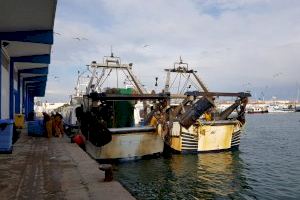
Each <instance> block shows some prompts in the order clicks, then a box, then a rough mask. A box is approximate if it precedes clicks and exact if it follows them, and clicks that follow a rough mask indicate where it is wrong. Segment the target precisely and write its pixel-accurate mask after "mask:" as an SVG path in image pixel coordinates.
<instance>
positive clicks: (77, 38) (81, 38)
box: [73, 37, 88, 41]
mask: <svg viewBox="0 0 300 200" xmlns="http://www.w3.org/2000/svg"><path fill="white" fill-rule="evenodd" d="M73 39H74V40H78V41H80V40H88V39H87V38H85V37H75V38H73Z"/></svg>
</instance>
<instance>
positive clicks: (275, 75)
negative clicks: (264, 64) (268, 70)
mask: <svg viewBox="0 0 300 200" xmlns="http://www.w3.org/2000/svg"><path fill="white" fill-rule="evenodd" d="M280 75H282V73H281V72H278V73H276V74H273V78H276V77H278V76H280Z"/></svg>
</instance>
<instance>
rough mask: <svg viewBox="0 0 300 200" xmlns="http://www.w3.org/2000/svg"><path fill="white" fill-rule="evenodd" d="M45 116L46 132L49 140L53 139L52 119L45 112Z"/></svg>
mask: <svg viewBox="0 0 300 200" xmlns="http://www.w3.org/2000/svg"><path fill="white" fill-rule="evenodd" d="M43 116H44V125H45V132H46V136H47V137H48V138H51V137H52V136H53V134H52V127H53V125H52V119H51V117H50V115H48V114H47V113H45V112H43Z"/></svg>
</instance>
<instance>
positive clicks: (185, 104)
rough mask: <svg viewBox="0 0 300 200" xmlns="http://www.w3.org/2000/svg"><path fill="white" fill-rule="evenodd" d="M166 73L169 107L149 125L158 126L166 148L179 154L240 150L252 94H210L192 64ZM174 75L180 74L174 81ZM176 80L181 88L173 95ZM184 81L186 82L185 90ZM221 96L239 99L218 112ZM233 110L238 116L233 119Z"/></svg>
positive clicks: (184, 64) (181, 63)
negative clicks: (217, 101)
mask: <svg viewBox="0 0 300 200" xmlns="http://www.w3.org/2000/svg"><path fill="white" fill-rule="evenodd" d="M165 71H166V72H167V78H166V84H165V88H164V93H165V94H167V93H170V97H171V98H170V100H169V102H168V103H169V105H168V106H166V107H165V108H163V109H160V112H157V113H159V114H156V116H155V114H153V115H152V119H151V120H150V122H149V123H150V124H152V125H156V126H157V127H158V133H159V135H161V137H162V138H164V142H165V144H166V146H167V147H168V148H169V149H170V150H171V151H173V152H177V153H195V152H210V151H222V150H229V149H234V148H238V147H239V144H240V135H241V130H242V127H243V125H244V124H245V108H246V104H247V102H248V97H249V96H250V94H249V93H244V92H240V93H224V92H209V91H208V89H207V87H206V85H205V84H204V83H203V82H202V81H201V79H200V77H199V76H198V75H197V74H196V73H197V72H196V71H195V70H193V69H189V67H188V64H187V63H183V62H182V60H181V59H180V62H178V63H175V64H174V67H173V68H171V69H165ZM171 74H176V76H175V78H174V79H173V80H172V81H171ZM176 77H177V79H178V80H179V85H177V86H178V87H176V88H175V91H177V92H172V87H173V85H174V83H175V79H176ZM180 82H181V83H183V84H182V87H180ZM170 83H172V84H170ZM193 87H194V88H193ZM220 96H226V97H236V100H235V102H234V103H233V104H232V105H230V106H229V107H227V108H226V109H225V110H223V111H222V112H221V113H218V112H216V109H215V98H216V97H220ZM172 102H176V104H174V103H172ZM158 110H159V109H158ZM233 111H236V112H237V114H238V115H237V116H236V117H235V118H233V119H232V118H231V119H229V116H230V114H231V113H232V112H233Z"/></svg>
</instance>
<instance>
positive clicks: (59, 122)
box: [53, 113, 65, 137]
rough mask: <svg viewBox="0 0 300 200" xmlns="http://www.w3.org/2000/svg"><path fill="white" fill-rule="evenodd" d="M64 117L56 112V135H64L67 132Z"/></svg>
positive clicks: (54, 125)
mask: <svg viewBox="0 0 300 200" xmlns="http://www.w3.org/2000/svg"><path fill="white" fill-rule="evenodd" d="M62 119H63V117H62V115H61V114H59V113H56V115H55V116H54V122H53V127H54V134H55V136H56V137H63V135H64V133H65V131H64V127H63V120H62Z"/></svg>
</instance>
